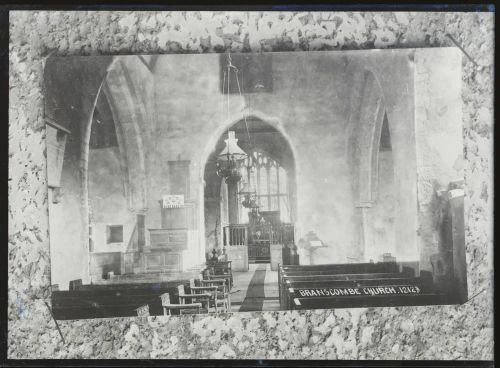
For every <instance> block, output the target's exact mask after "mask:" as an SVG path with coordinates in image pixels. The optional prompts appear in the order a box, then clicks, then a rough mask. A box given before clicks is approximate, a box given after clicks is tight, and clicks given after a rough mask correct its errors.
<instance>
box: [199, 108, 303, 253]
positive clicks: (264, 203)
mask: <svg viewBox="0 0 500 368" xmlns="http://www.w3.org/2000/svg"><path fill="white" fill-rule="evenodd" d="M247 127H248V130H247ZM228 132H234V134H235V137H236V139H238V141H237V144H238V146H239V147H241V149H242V150H243V151H244V152H245V153H246V154H247V157H246V158H245V159H244V160H242V161H240V162H239V163H238V170H239V172H240V174H241V180H240V181H239V182H237V183H235V184H231V183H226V182H225V180H224V179H223V178H221V177H219V176H218V175H217V173H216V161H217V155H218V154H219V153H220V152H221V151H222V150H223V149H224V146H225V139H227V136H228ZM295 177H296V164H295V157H294V153H293V150H292V147H291V145H290V143H289V141H288V139H287V138H286V137H285V136H284V135H283V134H282V132H281V131H280V130H278V129H277V128H276V127H275V126H274V124H270V123H269V122H267V121H264V120H262V119H261V118H259V117H258V116H255V115H250V116H248V117H242V118H241V119H240V120H238V121H236V122H235V123H233V124H232V125H230V126H228V127H226V130H225V131H224V132H223V133H222V134H220V135H219V137H218V140H217V143H216V144H215V145H214V146H212V152H211V154H210V155H209V156H208V159H207V162H206V164H205V166H204V184H205V187H204V193H205V194H204V218H205V236H206V251H207V253H209V252H210V251H212V250H213V249H214V248H215V249H219V251H220V250H222V248H223V245H224V241H226V242H227V241H228V239H225V238H224V236H225V233H224V231H223V229H224V228H225V227H227V226H229V225H239V224H248V223H249V222H250V218H249V212H250V210H249V209H248V208H246V207H245V206H244V205H243V204H242V202H243V201H244V200H245V197H244V196H243V195H241V193H242V192H244V191H245V190H247V189H248V188H249V187H251V188H252V190H254V191H255V194H256V201H257V204H258V205H259V211H261V212H262V213H266V214H267V213H269V214H272V215H274V216H277V218H278V219H279V221H281V222H282V223H290V224H291V223H294V222H295V221H296V218H297V210H296V179H295ZM231 185H234V188H231ZM238 193H239V194H238ZM226 236H227V234H226Z"/></svg>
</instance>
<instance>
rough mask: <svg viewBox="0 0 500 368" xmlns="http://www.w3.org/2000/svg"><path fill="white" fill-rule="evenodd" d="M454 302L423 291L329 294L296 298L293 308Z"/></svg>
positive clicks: (446, 297) (439, 295)
mask: <svg viewBox="0 0 500 368" xmlns="http://www.w3.org/2000/svg"><path fill="white" fill-rule="evenodd" d="M432 304H453V302H452V301H451V299H450V298H449V296H448V295H445V294H440V293H423V294H419V295H412V294H406V295H405V294H398V295H373V296H334V297H331V296H328V297H318V298H294V299H293V303H292V305H293V309H330V308H365V307H388V306H408V305H432Z"/></svg>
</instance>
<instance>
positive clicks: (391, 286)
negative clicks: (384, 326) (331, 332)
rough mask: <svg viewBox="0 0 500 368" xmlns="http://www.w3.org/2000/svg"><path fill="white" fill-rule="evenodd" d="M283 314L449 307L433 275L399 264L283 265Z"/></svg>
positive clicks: (280, 276)
mask: <svg viewBox="0 0 500 368" xmlns="http://www.w3.org/2000/svg"><path fill="white" fill-rule="evenodd" d="M278 282H279V300H280V309H281V310H294V309H329V308H361V307H381V306H403V305H427V304H447V302H448V300H449V297H448V295H446V294H444V293H443V292H440V291H438V289H437V288H436V287H435V286H434V285H433V282H432V275H430V274H426V273H421V274H420V275H419V276H415V271H414V269H413V268H411V267H404V266H403V267H401V266H400V265H399V264H397V263H396V262H379V263H349V264H330V265H303V266H299V265H293V266H290V265H287V266H285V265H280V266H279V267H278Z"/></svg>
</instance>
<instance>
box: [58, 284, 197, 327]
mask: <svg viewBox="0 0 500 368" xmlns="http://www.w3.org/2000/svg"><path fill="white" fill-rule="evenodd" d="M180 284H184V285H186V286H187V287H188V288H189V283H188V282H184V281H174V282H167V283H152V284H124V285H82V286H80V287H79V288H78V289H77V290H69V291H53V292H52V310H53V313H54V317H55V318H56V319H83V318H110V317H128V316H134V315H136V309H137V308H139V307H140V306H144V305H146V304H147V305H149V308H150V313H151V315H161V314H162V313H163V310H162V307H161V300H160V298H159V296H160V295H161V294H164V293H169V294H170V295H171V298H172V302H174V303H177V302H178V292H177V289H176V288H177V286H178V285H180Z"/></svg>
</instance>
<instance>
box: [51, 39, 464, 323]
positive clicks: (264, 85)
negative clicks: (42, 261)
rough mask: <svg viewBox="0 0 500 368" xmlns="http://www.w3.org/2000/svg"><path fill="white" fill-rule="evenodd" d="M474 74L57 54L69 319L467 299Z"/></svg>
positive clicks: (300, 61) (329, 57)
mask: <svg viewBox="0 0 500 368" xmlns="http://www.w3.org/2000/svg"><path fill="white" fill-rule="evenodd" d="M461 63H462V53H461V52H460V50H458V49H457V48H453V47H442V48H421V49H392V50H359V51H314V52H267V53H266V52H261V53H231V52H224V53H215V54H204V55H195V54H169V55H115V56H80V57H76V56H75V57H52V58H48V59H47V61H46V65H45V69H44V81H45V84H44V99H45V123H46V130H47V133H46V134H47V136H46V140H47V170H48V186H49V198H48V201H49V230H50V231H49V233H50V263H51V285H52V286H51V288H52V304H53V312H54V315H55V317H56V319H85V318H107V317H123V316H137V315H138V316H149V315H163V314H166V315H170V314H172V315H175V314H188V313H195V314H202V313H208V314H212V313H231V312H254V311H277V310H297V309H331V308H333V309H335V308H359V307H387V306H409V305H435V304H461V303H463V302H465V301H466V300H467V272H466V260H465V223H464V157H463V138H462V128H463V127H462V108H461V105H462V102H461V85H462V82H461Z"/></svg>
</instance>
